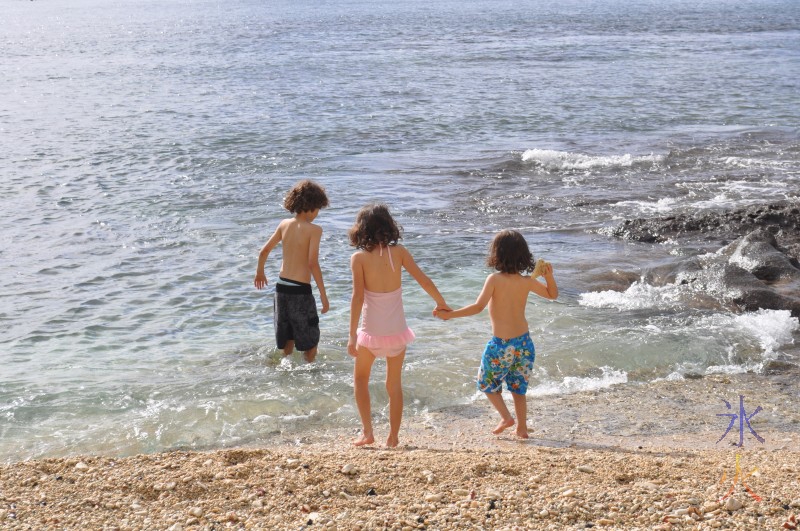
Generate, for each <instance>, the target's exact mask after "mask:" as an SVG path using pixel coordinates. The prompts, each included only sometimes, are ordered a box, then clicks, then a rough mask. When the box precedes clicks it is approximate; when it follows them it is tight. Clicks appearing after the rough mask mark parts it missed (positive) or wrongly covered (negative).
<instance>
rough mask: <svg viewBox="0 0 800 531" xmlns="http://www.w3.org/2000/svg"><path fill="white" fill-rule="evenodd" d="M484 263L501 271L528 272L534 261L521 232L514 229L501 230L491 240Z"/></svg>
mask: <svg viewBox="0 0 800 531" xmlns="http://www.w3.org/2000/svg"><path fill="white" fill-rule="evenodd" d="M486 265H488V266H489V267H493V268H495V269H497V270H498V271H500V272H501V273H530V272H531V271H533V268H534V266H535V265H536V261H535V260H534V259H533V255H532V254H531V251H530V249H528V242H526V241H525V238H524V237H523V236H522V234H520V233H519V232H517V231H515V230H503V231H500V232H498V233H497V235H496V236H495V237H494V240H492V245H491V246H490V247H489V258H488V259H487V260H486Z"/></svg>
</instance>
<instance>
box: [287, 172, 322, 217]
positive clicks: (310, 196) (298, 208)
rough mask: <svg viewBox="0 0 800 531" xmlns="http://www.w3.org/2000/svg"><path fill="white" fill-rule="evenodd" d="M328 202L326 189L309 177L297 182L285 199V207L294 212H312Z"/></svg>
mask: <svg viewBox="0 0 800 531" xmlns="http://www.w3.org/2000/svg"><path fill="white" fill-rule="evenodd" d="M328 204H329V203H328V196H327V195H325V189H324V188H323V187H322V186H320V185H318V184H317V183H315V182H314V181H309V180H308V179H306V180H304V181H300V182H299V183H297V184H295V185H294V186H293V187H292V189H291V190H289V193H288V194H286V198H285V199H284V200H283V207H284V208H285V209H286V210H288V211H289V212H291V213H292V214H300V213H301V212H311V211H313V210H316V209H318V208H325V207H326V206H328Z"/></svg>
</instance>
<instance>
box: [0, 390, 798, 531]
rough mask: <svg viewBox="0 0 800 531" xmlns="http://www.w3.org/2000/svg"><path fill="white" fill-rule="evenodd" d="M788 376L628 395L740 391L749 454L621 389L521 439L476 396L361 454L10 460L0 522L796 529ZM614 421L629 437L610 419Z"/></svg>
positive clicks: (292, 444)
mask: <svg viewBox="0 0 800 531" xmlns="http://www.w3.org/2000/svg"><path fill="white" fill-rule="evenodd" d="M791 378H792V376H791V375H787V376H786V378H785V381H783V382H781V381H779V380H776V379H774V378H773V379H765V378H764V377H763V376H760V375H741V377H739V378H733V379H732V380H731V377H721V376H712V377H708V378H706V380H708V381H705V382H703V385H701V383H700V381H694V380H686V381H682V382H666V381H665V382H661V384H659V385H657V386H655V387H651V388H649V389H648V392H647V393H643V392H640V393H639V395H640V396H639V400H638V402H636V404H635V406H636V407H644V408H651V409H652V410H653V415H654V417H657V416H660V415H669V414H670V410H669V408H670V407H674V406H670V405H669V404H677V403H685V402H686V401H687V400H695V401H696V402H697V403H701V402H703V400H702V398H703V397H702V396H700V394H701V391H700V390H702V389H705V390H707V389H719V390H724V389H727V388H728V387H729V386H735V387H736V388H738V389H746V392H748V393H750V394H748V396H749V397H751V398H752V400H753V401H754V403H756V402H758V401H761V404H762V405H764V406H767V407H765V408H764V410H765V411H766V412H768V413H769V415H768V416H765V417H764V420H763V421H762V422H760V423H756V422H755V420H756V418H757V416H754V417H753V418H752V420H753V421H754V422H753V423H752V426H753V427H754V428H755V431H756V432H757V433H759V434H760V436H762V438H764V439H765V442H764V443H763V444H760V443H758V442H757V441H756V440H755V439H753V436H752V435H750V433H749V432H748V436H749V437H748V439H747V440H746V442H745V444H744V445H743V446H741V447H740V446H737V445H736V444H735V443H737V442H738V441H737V440H736V437H735V436H734V435H736V436H738V433H731V434H729V435H728V436H727V437H726V439H725V440H723V441H722V443H718V442H717V439H719V438H720V436H721V435H722V432H723V431H724V428H725V426H724V422H723V423H722V425H719V423H708V425H706V426H700V427H698V423H693V425H695V428H697V429H696V431H693V432H691V431H689V430H686V429H682V430H680V432H676V433H673V434H672V435H670V436H661V437H656V436H649V435H644V431H643V430H646V429H647V428H646V427H645V426H641V425H638V426H634V425H631V426H627V425H626V424H625V423H626V421H625V418H626V413H625V408H626V405H625V404H624V402H625V401H628V402H629V404H628V406H630V400H631V398H632V397H631V396H630V395H629V393H630V392H631V391H630V390H629V389H628V388H626V387H624V386H620V387H617V388H611V389H604V390H600V391H594V392H586V393H579V394H578V395H575V396H573V397H570V400H569V401H568V402H570V404H569V405H567V404H566V403H565V402H567V401H564V400H563V399H562V398H563V397H541V398H537V399H536V400H535V401H534V400H532V399H529V400H531V405H534V403H535V404H536V405H537V406H538V407H539V410H540V411H544V410H547V414H546V415H539V416H538V418H537V420H534V421H532V422H531V423H530V426H531V428H532V438H531V439H529V440H527V441H523V440H519V439H516V438H515V437H513V436H512V435H506V434H503V435H501V436H497V437H495V436H492V435H490V434H489V433H488V430H489V429H490V428H491V426H493V421H495V420H496V419H494V417H493V416H492V413H491V411H490V410H489V408H488V407H487V406H486V405H485V404H483V403H475V404H473V405H470V406H465V407H463V408H460V409H457V410H448V411H441V412H436V413H435V414H432V415H429V416H426V417H425V418H424V419H423V418H418V417H412V418H407V419H405V421H404V428H403V430H402V431H401V446H400V447H399V448H397V449H391V450H388V449H385V448H383V447H382V446H381V445H375V446H373V447H368V448H360V449H357V448H353V447H352V446H351V445H350V441H351V440H352V438H353V435H354V433H353V432H343V431H339V432H326V433H309V434H306V435H304V436H299V437H298V436H297V434H292V435H291V436H289V435H287V436H286V438H285V439H281V440H279V442H276V443H273V444H271V445H269V446H266V447H246V448H231V449H218V450H212V451H182V450H176V451H170V452H165V453H157V454H151V455H137V456H130V457H108V456H89V455H74V456H69V457H63V458H53V459H42V460H32V461H25V462H19V463H13V464H6V465H3V466H2V467H0V503H2V505H0V521H2V526H3V528H4V529H54V530H55V529H107V530H112V529H113V530H137V529H162V530H172V531H177V530H212V529H347V530H356V529H403V530H409V529H585V528H592V527H602V528H604V529H663V530H667V529H698V530H699V529H794V527H792V526H795V525H796V524H795V521H796V519H797V517H796V515H797V514H798V513H800V434H798V430H797V429H796V428H795V429H791V428H789V429H786V428H785V427H782V428H781V429H780V430H776V429H775V428H774V423H772V422H771V419H772V418H773V417H774V418H779V417H785V416H786V415H790V414H792V413H791V409H792V408H791V403H792V402H790V401H784V400H783V398H786V397H790V396H791V393H793V392H794V391H791V390H789V391H786V389H793V388H791V387H789V386H788V385H783V384H787V383H788V382H789V381H790V380H791ZM782 387H783V388H784V391H783V392H782V391H781V390H780V389H781V388H782ZM756 388H760V389H761V393H763V395H757V394H755V393H756ZM787 393H788V394H787ZM767 396H770V397H772V399H771V402H770V403H766V402H764V400H766V397H767ZM559 403H560V404H561V406H559V405H558V404H559ZM609 403H611V404H617V405H619V406H620V407H618V408H611V409H609V408H608V407H607V405H608V404H609ZM657 403H660V404H661V409H659V408H658V407H656V404H657ZM592 404H594V405H592ZM709 407H710V408H711V409H713V408H714V407H715V406H712V405H710V406H709ZM717 409H718V408H717ZM601 411H606V412H607V415H608V416H609V417H612V418H616V419H617V422H616V423H609V424H604V425H599V426H600V427H599V428H598V429H597V430H594V431H595V433H592V431H593V430H574V429H572V428H573V426H574V425H573V424H572V423H571V422H570V421H569V419H572V418H573V417H574V415H576V414H577V415H583V417H581V419H580V421H581V424H582V425H584V426H585V427H586V426H588V427H591V426H592V425H593V424H592V421H591V420H590V419H589V417H591V416H593V415H598V414H599V413H600V412H601ZM672 413H674V411H673V412H672ZM705 414H706V412H705V411H703V410H701V411H700V413H699V415H700V416H703V415H705ZM750 414H751V412H748V415H750ZM795 414H796V413H795ZM559 419H560V420H559ZM612 425H613V426H615V428H614V429H615V430H619V429H620V428H623V429H625V430H627V431H625V432H624V433H626V434H627V435H617V436H614V434H613V432H612V431H611V430H610V429H608V428H604V427H602V426H612ZM788 425H789V426H791V425H796V424H795V423H794V422H793V418H789V420H788ZM376 428H377V430H378V433H380V430H381V426H380V425H378V426H377V427H376ZM383 428H384V430H383V431H385V426H383ZM684 428H685V426H684ZM736 431H737V430H736V429H734V430H733V432H736ZM745 431H748V430H747V427H746V425H745ZM620 433H622V432H620ZM737 456H738V458H739V469H740V474H739V475H738V480H737V473H736V466H737Z"/></svg>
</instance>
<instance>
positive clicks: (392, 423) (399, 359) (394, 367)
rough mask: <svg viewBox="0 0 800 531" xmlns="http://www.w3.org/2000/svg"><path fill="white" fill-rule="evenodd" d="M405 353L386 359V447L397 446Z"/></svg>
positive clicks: (401, 413) (401, 412) (401, 409)
mask: <svg viewBox="0 0 800 531" xmlns="http://www.w3.org/2000/svg"><path fill="white" fill-rule="evenodd" d="M405 357H406V351H405V349H404V350H403V352H402V354H399V355H397V356H392V357H391V358H386V392H387V393H389V437H388V438H387V439H386V446H388V447H390V448H394V447H395V446H397V444H398V442H399V440H398V436H399V434H400V421H401V420H402V419H403V385H402V382H401V378H402V374H403V360H404V359H405Z"/></svg>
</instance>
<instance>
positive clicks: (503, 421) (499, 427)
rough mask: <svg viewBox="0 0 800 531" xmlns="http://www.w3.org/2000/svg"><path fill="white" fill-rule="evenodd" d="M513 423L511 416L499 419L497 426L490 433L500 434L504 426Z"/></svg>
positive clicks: (504, 428) (509, 425)
mask: <svg viewBox="0 0 800 531" xmlns="http://www.w3.org/2000/svg"><path fill="white" fill-rule="evenodd" d="M513 425H514V419H513V418H508V419H503V420H501V421H500V424H498V425H497V427H496V428H495V429H493V430H492V433H494V434H495V435H500V434H501V433H503V432H504V431H505V430H506V428H510V427H511V426H513Z"/></svg>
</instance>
